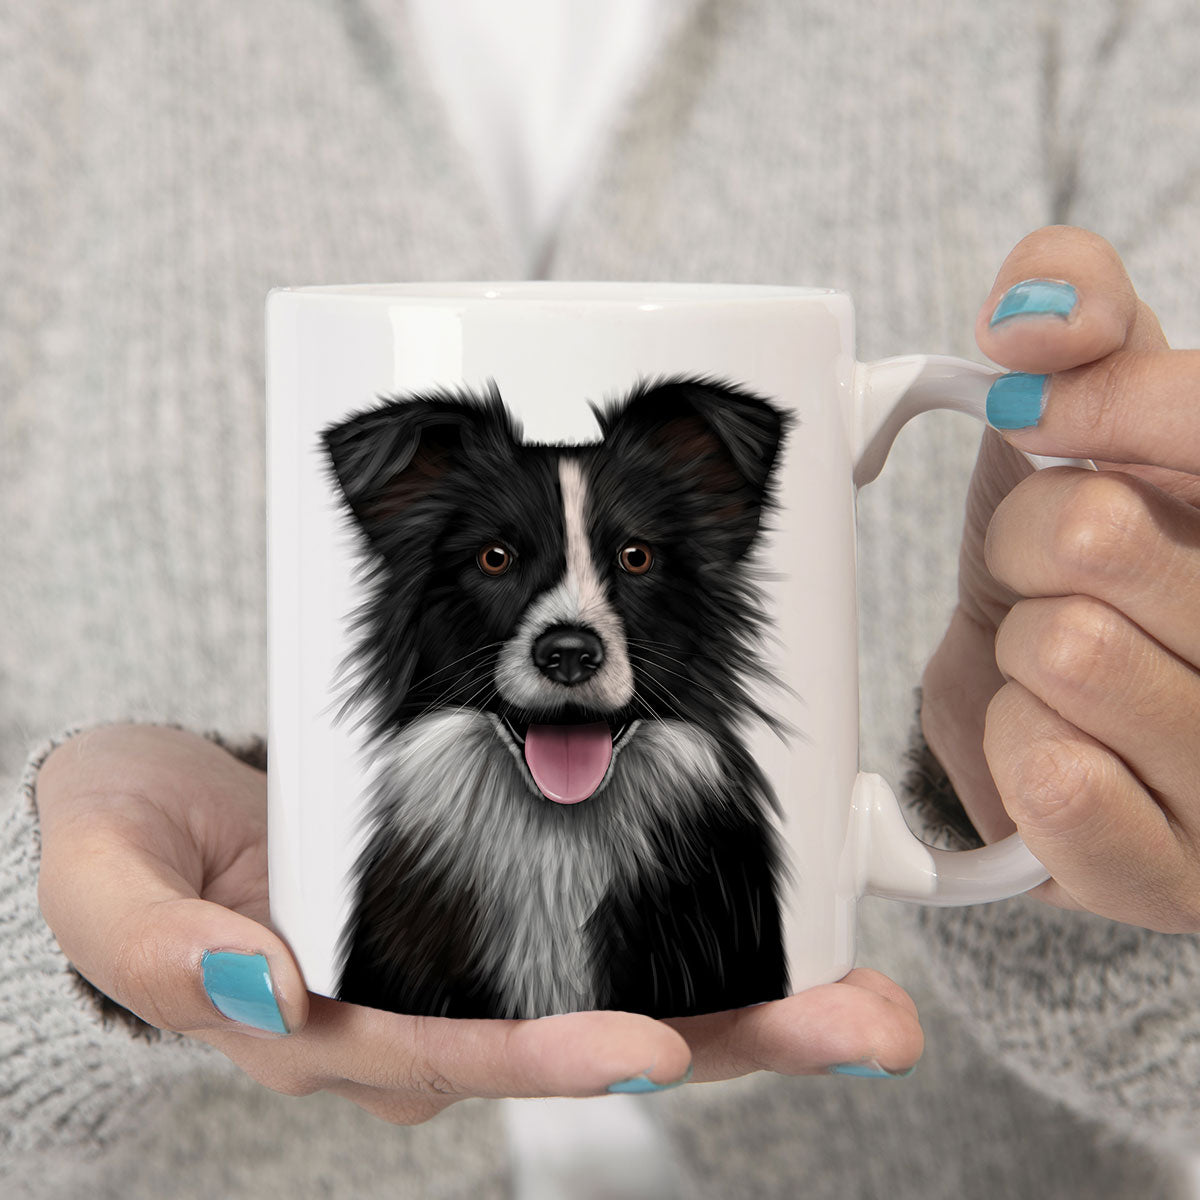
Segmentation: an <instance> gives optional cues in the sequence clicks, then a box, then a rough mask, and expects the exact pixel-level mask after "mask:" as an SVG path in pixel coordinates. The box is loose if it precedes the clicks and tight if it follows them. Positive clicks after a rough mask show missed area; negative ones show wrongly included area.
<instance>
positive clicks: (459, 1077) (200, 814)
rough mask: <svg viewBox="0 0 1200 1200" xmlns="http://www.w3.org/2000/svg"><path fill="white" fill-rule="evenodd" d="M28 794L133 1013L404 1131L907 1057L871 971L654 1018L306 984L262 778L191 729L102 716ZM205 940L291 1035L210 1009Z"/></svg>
mask: <svg viewBox="0 0 1200 1200" xmlns="http://www.w3.org/2000/svg"><path fill="white" fill-rule="evenodd" d="M37 803H38V809H39V813H40V818H41V833H42V864H41V874H40V877H39V880H38V899H39V903H40V904H41V908H42V913H43V915H44V916H45V919H46V922H47V924H48V925H49V926H50V928H51V930H52V931H53V932H54V935H55V937H56V938H57V939H58V942H59V945H60V946H61V947H62V949H63V952H64V953H65V954H66V956H67V958H68V959H70V961H71V962H72V963H73V964H74V966H75V967H76V969H77V970H78V971H79V972H80V973H81V974H82V975H83V976H84V977H85V978H86V979H88V980H90V981H91V982H92V983H93V984H94V985H95V986H96V987H97V988H99V989H100V990H101V991H102V992H104V993H105V994H106V995H107V996H110V997H112V998H113V999H114V1000H116V1001H117V1002H118V1003H119V1004H121V1005H123V1006H124V1007H125V1008H127V1009H129V1010H130V1011H131V1012H134V1013H136V1014H137V1015H138V1016H140V1017H141V1018H142V1019H143V1020H145V1021H148V1022H149V1023H150V1024H152V1025H155V1026H157V1027H159V1028H162V1029H169V1030H174V1031H176V1032H180V1033H185V1034H187V1035H188V1036H191V1037H195V1038H197V1039H199V1040H202V1041H205V1042H207V1043H209V1044H210V1045H213V1046H215V1047H216V1048H217V1049H219V1050H220V1051H221V1052H222V1053H224V1054H225V1055H227V1056H228V1057H229V1058H230V1059H232V1060H233V1062H235V1063H236V1064H237V1065H238V1066H239V1067H240V1068H241V1069H242V1070H243V1071H245V1072H246V1073H247V1074H249V1075H250V1076H252V1077H253V1078H254V1079H256V1080H257V1081H258V1082H260V1083H262V1084H264V1085H265V1086H267V1087H269V1088H271V1089H272V1090H274V1091H277V1092H281V1093H283V1094H285V1095H290V1096H302V1095H309V1094H311V1093H312V1092H316V1091H321V1090H324V1091H329V1092H333V1093H335V1094H337V1095H340V1096H344V1097H346V1098H347V1099H349V1100H351V1101H353V1102H354V1103H355V1104H357V1105H359V1106H360V1107H361V1108H364V1109H366V1110H367V1111H368V1112H370V1113H372V1114H373V1115H375V1116H378V1117H381V1118H382V1119H384V1120H386V1121H389V1122H392V1123H393V1124H414V1123H417V1122H420V1121H424V1120H428V1119H429V1118H430V1117H432V1116H434V1115H436V1114H437V1113H438V1112H440V1111H441V1110H442V1109H444V1108H446V1107H447V1106H448V1105H450V1104H452V1103H454V1101H456V1100H460V1099H463V1098H465V1097H467V1096H491V1097H498V1096H551V1095H557V1096H587V1095H595V1094H602V1093H604V1092H605V1091H607V1090H608V1088H609V1086H610V1085H611V1084H614V1083H617V1082H619V1081H629V1080H636V1079H639V1078H640V1077H643V1076H644V1077H645V1078H646V1079H648V1080H650V1081H652V1082H654V1083H656V1084H659V1085H667V1084H669V1083H670V1082H672V1081H675V1080H679V1079H681V1078H682V1077H683V1076H684V1075H685V1074H686V1072H687V1069H688V1065H689V1062H690V1061H692V1062H693V1063H694V1065H693V1075H692V1078H694V1079H696V1080H697V1081H702V1080H711V1079H722V1078H728V1077H731V1076H734V1075H741V1074H746V1073H748V1072H750V1071H754V1070H759V1069H769V1070H775V1071H782V1072H784V1073H788V1074H818V1073H821V1072H823V1071H825V1070H827V1069H828V1067H829V1066H830V1065H831V1064H840V1063H855V1062H861V1061H863V1060H874V1061H876V1062H879V1063H882V1064H883V1065H884V1066H885V1067H886V1068H888V1069H889V1070H891V1071H903V1070H904V1069H905V1068H907V1067H909V1066H910V1065H911V1064H912V1063H913V1062H915V1060H916V1059H917V1057H919V1055H920V1053H921V1048H922V1035H921V1029H920V1025H919V1024H918V1022H917V1017H916V1009H915V1006H914V1005H913V1002H912V1001H911V1000H910V999H909V997H908V996H907V995H906V994H905V993H904V992H903V991H902V990H901V989H900V988H899V987H897V986H896V985H895V984H893V983H891V982H890V981H889V980H887V979H886V978H884V977H883V976H882V975H879V974H878V973H877V972H874V971H868V970H855V971H852V972H850V974H849V975H847V976H846V978H845V979H844V980H843V981H841V982H839V983H833V984H828V985H826V986H823V987H817V988H813V989H811V990H810V991H807V992H804V993H802V994H800V995H797V996H793V997H789V998H788V999H786V1000H779V1001H774V1002H771V1003H769V1004H762V1005H758V1006H755V1007H752V1008H747V1009H740V1010H738V1011H736V1012H731V1013H717V1014H712V1015H710V1016H703V1017H690V1018H684V1019H680V1020H677V1021H671V1022H669V1023H668V1022H662V1021H655V1020H653V1019H651V1018H650V1017H646V1016H641V1015H638V1014H633V1013H620V1012H583V1013H570V1014H564V1015H562V1016H553V1017H545V1018H542V1019H540V1020H536V1021H483V1020H478V1021H477V1020H460V1019H445V1018H435V1017H414V1016H403V1015H400V1014H397V1013H389V1012H383V1011H380V1010H377V1009H372V1008H366V1007H363V1006H360V1005H355V1004H347V1003H344V1002H341V1001H337V1000H330V999H328V998H326V997H323V996H318V995H314V994H310V993H308V992H307V991H306V990H305V987H304V982H303V979H302V977H301V974H300V969H299V967H298V965H297V963H296V961H295V959H294V958H293V957H292V954H291V951H290V950H289V949H288V946H287V944H286V943H285V942H284V941H283V939H282V938H280V937H279V936H278V935H277V934H276V933H275V932H274V931H273V930H272V929H271V928H270V925H269V917H268V891H267V852H266V834H267V823H266V776H265V775H264V774H263V773H262V772H260V771H256V770H253V769H252V768H250V767H248V766H246V765H245V764H244V763H241V762H240V761H238V760H237V759H235V758H233V757H232V756H231V755H229V754H227V753H226V752H225V751H224V750H223V749H221V748H220V747H219V746H217V745H215V744H214V743H213V742H210V741H207V740H206V739H204V738H201V737H198V736H196V735H194V734H190V733H186V732H182V731H179V730H174V729H166V728H160V727H156V726H138V725H113V726H104V727H101V728H97V729H93V730H89V731H87V732H84V733H82V734H79V735H77V736H76V737H74V738H72V739H70V740H69V741H67V742H65V743H64V744H63V745H61V746H59V747H58V748H57V749H56V750H55V751H54V752H53V753H52V754H51V755H50V756H49V757H48V758H47V759H46V761H45V763H44V764H43V765H42V768H41V771H40V772H39V775H38V780H37ZM206 950H232V951H238V952H242V953H247V954H261V955H263V956H265V958H266V960H267V963H268V964H269V968H270V977H271V983H272V987H273V991H274V996H275V1000H276V1002H277V1004H278V1007H279V1010H280V1015H281V1017H282V1021H283V1023H284V1025H285V1026H286V1028H287V1029H288V1030H289V1031H290V1032H289V1033H288V1034H287V1035H274V1034H270V1033H267V1032H263V1031H261V1030H257V1029H254V1028H252V1027H250V1026H247V1025H243V1024H240V1023H238V1022H235V1021H231V1020H229V1019H228V1018H226V1017H225V1016H223V1015H222V1014H221V1013H220V1012H219V1011H218V1010H217V1009H216V1008H215V1007H214V1006H213V1003H212V1002H211V1001H210V1000H209V998H208V995H207V993H206V992H205V990H204V986H203V980H202V970H201V960H202V956H203V954H204V952H205V951H206ZM264 998H265V999H266V1000H267V1003H268V1004H269V1003H270V1001H269V997H264ZM631 1090H642V1089H641V1088H640V1087H638V1086H637V1085H635V1086H634V1088H633V1089H631Z"/></svg>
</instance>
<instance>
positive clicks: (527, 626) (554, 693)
mask: <svg viewBox="0 0 1200 1200" xmlns="http://www.w3.org/2000/svg"><path fill="white" fill-rule="evenodd" d="M558 479H559V486H560V487H561V489H562V504H563V507H562V515H563V534H564V551H565V556H566V572H565V573H564V575H563V577H562V579H561V580H560V581H559V583H558V584H557V585H556V586H554V587H552V588H550V589H549V590H548V591H545V592H543V593H542V594H541V595H540V596H539V597H538V598H537V599H536V600H534V601H533V603H532V604H531V605H530V606H529V608H528V610H527V611H526V613H525V616H524V617H523V618H522V620H521V624H520V626H519V628H518V629H517V632H516V633H515V634H514V635H513V636H512V638H510V639H509V641H508V642H507V643H506V644H505V646H504V649H503V650H502V651H501V653H500V659H499V661H498V663H497V664H496V685H497V687H498V688H499V691H500V694H501V695H502V696H504V697H505V699H507V700H509V701H511V702H512V703H514V704H523V705H527V706H530V707H541V708H544V709H548V710H553V709H557V708H561V707H562V705H564V704H566V703H567V702H568V701H575V702H578V703H581V704H594V705H599V706H601V707H605V708H619V707H620V706H621V705H623V704H627V703H628V702H629V698H630V697H631V696H632V695H633V670H632V668H631V667H630V665H629V651H628V648H627V647H626V644H625V629H624V626H623V624H622V622H621V618H620V616H619V615H618V614H617V612H616V610H615V609H614V608H613V606H612V604H611V603H610V601H609V599H608V596H607V595H606V593H605V590H604V583H603V581H602V579H601V577H600V572H599V570H598V569H597V566H596V562H595V560H594V559H593V558H592V548H591V544H590V542H589V540H588V533H587V507H588V490H587V482H586V480H585V479H584V477H583V471H582V470H581V469H580V466H579V462H578V460H577V459H574V458H569V457H566V456H564V457H562V458H560V459H559V462H558ZM554 625H584V626H586V627H587V628H589V629H592V630H594V631H595V633H596V635H597V637H599V638H600V641H601V642H602V643H603V644H604V661H603V663H601V665H600V668H599V670H597V671H596V673H595V674H594V675H593V676H592V677H591V678H590V679H589V680H588V681H587V682H586V683H581V684H577V685H576V686H574V687H565V686H564V685H563V684H560V683H554V682H552V681H551V680H549V679H547V678H546V677H545V676H544V675H542V673H541V672H540V671H539V670H538V669H537V667H536V666H534V664H533V643H534V642H535V641H536V640H537V638H538V637H539V636H540V635H541V634H542V633H544V632H545V631H546V630H547V629H549V628H551V627H552V626H554Z"/></svg>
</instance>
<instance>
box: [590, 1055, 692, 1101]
mask: <svg viewBox="0 0 1200 1200" xmlns="http://www.w3.org/2000/svg"><path fill="white" fill-rule="evenodd" d="M691 1077H692V1064H691V1063H688V1069H687V1070H686V1071H684V1073H683V1074H682V1075H681V1076H680V1077H679V1078H678V1079H674V1080H672V1081H671V1082H670V1083H655V1082H654V1080H653V1079H651V1078H650V1076H649V1075H647V1074H646V1073H645V1072H644V1071H643V1072H642V1074H641V1075H635V1076H634V1077H633V1078H632V1079H618V1080H617V1082H616V1083H610V1084H609V1085H608V1090H609V1091H610V1092H631V1093H636V1094H640V1093H643V1092H666V1091H669V1090H670V1089H671V1088H675V1087H679V1085H680V1084H683V1083H687V1081H688V1080H689V1079H691Z"/></svg>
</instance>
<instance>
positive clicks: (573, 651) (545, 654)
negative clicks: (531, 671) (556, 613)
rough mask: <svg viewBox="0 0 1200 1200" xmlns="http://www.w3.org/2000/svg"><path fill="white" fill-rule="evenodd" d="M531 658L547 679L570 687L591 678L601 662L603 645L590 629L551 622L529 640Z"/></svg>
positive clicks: (602, 659)
mask: <svg viewBox="0 0 1200 1200" xmlns="http://www.w3.org/2000/svg"><path fill="white" fill-rule="evenodd" d="M533 661H534V663H535V664H536V666H537V669H538V670H539V671H541V673H542V674H543V675H545V676H546V678H547V679H552V680H553V681H554V682H555V683H565V684H566V685H567V686H568V687H573V686H574V685H575V684H577V683H586V682H587V681H588V680H589V679H591V677H592V675H593V674H594V673H595V671H596V670H597V668H598V667H599V666H600V664H601V663H602V662H603V661H604V645H603V643H602V642H601V641H600V639H599V638H598V637H597V636H596V635H595V634H594V633H593V632H592V631H591V630H590V629H581V628H580V627H579V626H577V625H555V626H554V627H553V628H552V629H547V630H546V632H545V633H543V634H542V635H541V636H540V637H539V638H538V639H537V641H535V642H534V643H533Z"/></svg>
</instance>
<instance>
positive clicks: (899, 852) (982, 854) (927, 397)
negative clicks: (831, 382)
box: [852, 354, 1096, 906]
mask: <svg viewBox="0 0 1200 1200" xmlns="http://www.w3.org/2000/svg"><path fill="white" fill-rule="evenodd" d="M1002 374H1003V372H1002V371H998V370H996V369H994V368H992V367H984V366H980V365H979V364H978V363H973V362H968V361H966V360H965V359H961V358H946V357H944V356H939V355H927V354H909V355H904V356H903V357H900V358H885V359H880V360H879V361H878V362H870V363H856V364H855V371H854V406H853V419H854V427H853V430H852V437H853V446H854V447H855V462H854V486H855V488H856V489H857V488H860V487H862V486H863V485H864V484H867V483H870V482H871V480H872V479H874V478H875V477H876V476H877V475H878V474H879V472H880V470H881V469H882V467H883V463H884V460H885V459H886V458H887V456H888V451H890V450H891V448H892V443H893V442H894V441H895V440H896V435H897V434H898V433H899V432H900V430H901V428H903V426H904V425H905V424H906V423H907V422H908V421H910V420H911V419H912V418H913V417H915V416H916V415H917V413H923V412H929V411H930V410H931V409H935V408H947V409H951V410H952V411H954V412H962V413H969V414H970V415H971V416H973V417H975V418H976V419H977V420H979V421H982V422H983V423H984V424H985V425H986V424H987V423H988V421H987V394H988V389H989V388H990V387H991V385H992V383H993V381H994V380H995V379H997V378H998V377H999V376H1000V375H1002ZM1025 457H1026V458H1027V459H1029V461H1030V462H1031V463H1033V465H1034V466H1035V467H1054V466H1062V467H1083V468H1088V469H1091V470H1093V471H1094V470H1095V469H1096V467H1095V464H1094V463H1092V462H1090V461H1088V460H1087V459H1078V458H1051V457H1048V456H1045V455H1037V454H1026V455H1025ZM852 804H853V810H854V819H855V821H856V823H857V825H858V831H859V834H860V836H859V838H858V856H859V857H858V860H857V867H858V884H859V887H858V894H859V895H860V896H861V895H870V896H882V897H884V898H885V899H888V900H912V901H915V902H917V903H920V904H933V905H942V906H949V905H957V904H981V903H984V902H986V901H990V900H1003V899H1004V898H1005V897H1008V896H1016V895H1018V894H1020V893H1021V892H1027V891H1028V890H1029V889H1030V888H1033V887H1037V885H1038V884H1039V883H1044V882H1045V881H1046V880H1047V879H1049V878H1050V873H1049V872H1048V871H1047V870H1046V868H1045V867H1043V866H1042V864H1041V863H1040V862H1038V860H1037V859H1036V858H1034V856H1033V854H1032V853H1031V852H1030V850H1029V848H1028V847H1027V846H1026V845H1025V843H1024V842H1023V841H1022V840H1021V836H1020V834H1016V833H1014V834H1011V835H1010V836H1009V837H1006V838H1003V839H1002V840H1001V841H998V842H994V843H993V844H991V845H989V846H982V847H980V848H979V849H976V850H958V851H947V850H935V849H934V848H933V847H932V846H928V845H926V844H925V843H924V842H922V841H921V840H920V839H919V838H918V837H916V835H915V834H914V833H913V832H912V831H911V830H910V829H909V827H908V825H907V823H906V822H905V820H904V815H903V812H902V811H901V808H900V802H899V801H898V800H897V799H896V794H895V792H893V791H892V789H891V787H889V786H888V784H887V782H886V781H885V780H884V779H883V777H882V776H880V775H873V774H870V773H868V772H865V771H864V772H860V773H859V775H858V778H857V780H856V781H855V786H854V797H853V801H852Z"/></svg>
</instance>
